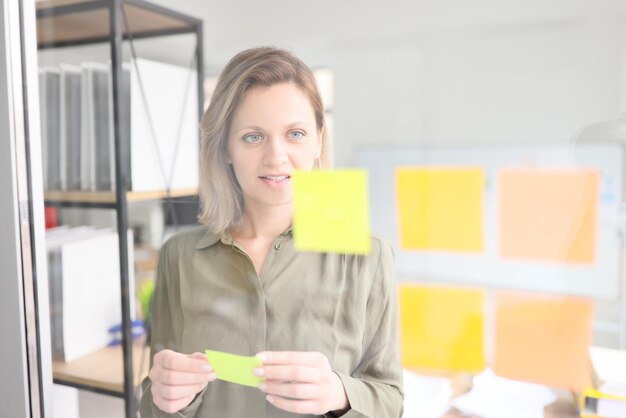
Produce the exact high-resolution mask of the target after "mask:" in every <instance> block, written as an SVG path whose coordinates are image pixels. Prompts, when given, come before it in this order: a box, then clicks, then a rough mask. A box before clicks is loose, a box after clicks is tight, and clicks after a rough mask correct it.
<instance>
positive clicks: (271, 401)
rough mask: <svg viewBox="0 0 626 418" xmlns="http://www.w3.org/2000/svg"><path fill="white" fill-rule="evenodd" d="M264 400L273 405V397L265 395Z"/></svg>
mask: <svg viewBox="0 0 626 418" xmlns="http://www.w3.org/2000/svg"><path fill="white" fill-rule="evenodd" d="M265 399H267V401H268V402H269V403H274V397H272V396H270V395H267V396H266V397H265Z"/></svg>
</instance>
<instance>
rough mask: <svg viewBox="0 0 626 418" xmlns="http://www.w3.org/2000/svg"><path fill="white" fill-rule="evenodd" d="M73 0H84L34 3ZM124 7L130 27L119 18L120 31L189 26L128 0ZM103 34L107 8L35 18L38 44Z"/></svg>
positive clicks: (106, 26)
mask: <svg viewBox="0 0 626 418" xmlns="http://www.w3.org/2000/svg"><path fill="white" fill-rule="evenodd" d="M77 3H85V1H84V0H83V1H74V0H66V1H59V0H55V1H42V2H38V3H37V10H42V9H47V8H52V7H57V6H64V5H65V6H66V5H71V4H77ZM124 10H125V12H126V16H127V18H128V26H129V27H130V30H128V28H126V27H125V24H124V22H122V26H123V29H124V31H123V33H124V34H127V33H128V32H130V33H131V34H132V35H136V36H140V35H141V34H143V33H153V32H157V31H164V32H165V31H173V30H184V29H189V30H191V29H193V27H192V26H191V25H190V24H189V23H188V22H186V21H184V20H181V19H177V18H175V17H171V16H166V15H163V14H160V13H156V12H154V11H152V10H147V9H143V8H141V7H136V6H133V5H129V4H125V5H124ZM107 36H109V12H108V9H105V8H102V9H94V10H86V11H78V12H76V13H68V14H63V15H59V16H50V17H41V18H38V19H37V44H38V45H42V44H51V43H60V42H72V41H84V40H90V39H93V40H98V39H102V38H105V37H107Z"/></svg>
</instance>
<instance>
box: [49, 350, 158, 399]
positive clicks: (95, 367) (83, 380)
mask: <svg viewBox="0 0 626 418" xmlns="http://www.w3.org/2000/svg"><path fill="white" fill-rule="evenodd" d="M149 351H150V350H149V348H148V347H144V345H143V341H141V342H140V341H138V342H136V343H135V344H134V345H133V369H134V374H133V375H134V376H135V384H136V385H137V384H139V383H141V381H142V380H143V378H144V377H145V376H147V374H148V368H149V365H150V359H149V356H150V354H149ZM143 352H145V356H144V359H143V363H144V364H143V370H141V371H140V370H139V368H140V367H141V366H142V364H140V363H141V356H142V353H143ZM123 370H124V360H123V356H122V347H121V346H116V347H106V348H103V349H101V350H98V351H96V352H93V353H91V354H88V355H86V356H84V357H81V358H79V359H77V360H74V361H72V362H70V363H64V362H62V361H53V362H52V375H53V377H54V379H58V380H60V381H63V382H67V383H73V384H76V385H82V386H88V387H92V388H97V389H101V390H106V391H109V392H115V393H119V394H123V393H124V372H123Z"/></svg>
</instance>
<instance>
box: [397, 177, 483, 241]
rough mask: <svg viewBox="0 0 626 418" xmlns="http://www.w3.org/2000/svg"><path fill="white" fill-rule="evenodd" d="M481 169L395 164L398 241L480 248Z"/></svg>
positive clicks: (481, 211) (481, 228) (481, 224)
mask: <svg viewBox="0 0 626 418" xmlns="http://www.w3.org/2000/svg"><path fill="white" fill-rule="evenodd" d="M484 188H485V173H484V171H483V170H482V169H480V168H415V167H413V168H399V169H397V170H396V201H397V207H398V219H399V227H400V228H399V229H400V231H399V232H400V245H401V247H402V248H404V249H407V250H448V251H463V252H482V251H483V248H484V239H483V194H484Z"/></svg>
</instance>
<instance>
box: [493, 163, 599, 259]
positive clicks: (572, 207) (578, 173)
mask: <svg viewBox="0 0 626 418" xmlns="http://www.w3.org/2000/svg"><path fill="white" fill-rule="evenodd" d="M599 182H600V174H599V172H598V171H596V170H582V169H554V170H548V169H505V170H502V171H501V172H500V253H501V255H502V257H511V258H527V259H538V260H549V261H559V262H565V263H578V264H580V263H584V264H590V263H593V262H594V260H595V250H596V229H597V219H598V188H599Z"/></svg>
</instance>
